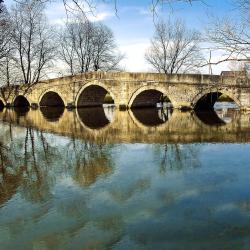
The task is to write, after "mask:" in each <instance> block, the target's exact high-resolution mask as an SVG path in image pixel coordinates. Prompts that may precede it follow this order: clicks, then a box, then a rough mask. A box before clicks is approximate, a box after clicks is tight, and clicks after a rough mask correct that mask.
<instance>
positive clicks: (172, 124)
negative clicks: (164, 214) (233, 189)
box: [0, 107, 250, 143]
mask: <svg viewBox="0 0 250 250" xmlns="http://www.w3.org/2000/svg"><path fill="white" fill-rule="evenodd" d="M21 114H22V113H21ZM249 119H250V113H247V112H242V111H240V110H236V109H231V108H218V109H216V110H215V111H208V112H193V111H192V112H181V111H179V110H173V109H134V110H129V111H125V112H122V111H119V110H118V109H116V108H110V107H108V108H101V107H99V108H81V109H77V110H72V111H68V110H66V109H65V110H64V109H62V108H61V109H58V108H51V107H50V108H45V109H43V108H41V110H40V111H39V110H30V111H29V112H26V113H25V115H24V116H23V115H21V116H20V113H19V112H16V110H13V109H4V110H3V112H1V113H0V120H2V121H5V122H8V123H11V124H19V125H20V126H28V127H32V128H35V129H38V130H41V131H49V132H53V133H56V134H61V135H66V136H70V137H73V138H79V139H84V140H88V141H92V142H100V143H119V142H147V143H179V142H182V143H190V142H226V141H227V142H248V141H250V134H249V132H250V128H249Z"/></svg>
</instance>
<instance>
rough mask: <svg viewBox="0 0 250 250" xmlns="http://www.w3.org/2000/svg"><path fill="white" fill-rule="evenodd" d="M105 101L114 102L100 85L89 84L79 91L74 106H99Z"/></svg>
mask: <svg viewBox="0 0 250 250" xmlns="http://www.w3.org/2000/svg"><path fill="white" fill-rule="evenodd" d="M105 103H114V100H113V98H112V97H111V95H110V93H109V92H108V91H107V90H106V89H105V88H103V87H101V86H98V85H90V86H88V87H87V88H85V89H84V90H83V91H82V92H81V94H80V96H79V98H78V100H77V105H76V106H77V107H98V106H99V107H101V106H103V104H105Z"/></svg>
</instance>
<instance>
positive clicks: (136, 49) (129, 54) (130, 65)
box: [119, 41, 149, 72]
mask: <svg viewBox="0 0 250 250" xmlns="http://www.w3.org/2000/svg"><path fill="white" fill-rule="evenodd" d="M148 47H149V41H134V42H131V41H130V42H129V43H128V41H127V42H126V43H125V42H124V44H123V45H120V46H119V49H120V50H121V52H122V53H124V54H125V59H124V60H123V64H125V70H127V71H134V72H145V71H148V69H149V66H148V65H147V63H146V61H145V59H144V55H145V51H146V49H147V48H148Z"/></svg>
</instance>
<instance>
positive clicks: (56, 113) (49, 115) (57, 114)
mask: <svg viewBox="0 0 250 250" xmlns="http://www.w3.org/2000/svg"><path fill="white" fill-rule="evenodd" d="M64 110H65V109H64V107H63V106H58V107H55V106H52V107H40V111H41V113H42V115H43V117H44V118H45V119H46V120H47V121H49V122H57V121H58V120H59V119H60V118H61V117H62V116H63V113H64Z"/></svg>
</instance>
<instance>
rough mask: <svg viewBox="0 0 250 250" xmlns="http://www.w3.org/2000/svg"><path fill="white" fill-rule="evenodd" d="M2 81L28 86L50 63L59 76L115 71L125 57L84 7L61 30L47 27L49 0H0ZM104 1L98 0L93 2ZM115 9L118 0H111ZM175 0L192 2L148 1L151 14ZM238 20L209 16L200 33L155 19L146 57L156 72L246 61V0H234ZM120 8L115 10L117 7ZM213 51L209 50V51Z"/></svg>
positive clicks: (249, 17)
mask: <svg viewBox="0 0 250 250" xmlns="http://www.w3.org/2000/svg"><path fill="white" fill-rule="evenodd" d="M0 1H1V2H0V66H1V67H0V74H1V77H0V81H1V83H0V84H1V85H9V84H10V83H24V84H26V85H28V86H32V85H33V84H35V83H37V82H38V81H39V80H41V79H43V78H44V77H46V73H47V72H49V68H50V67H52V66H53V64H63V65H64V71H63V72H61V73H62V74H68V73H70V74H77V73H83V72H87V71H92V70H117V69H119V63H120V61H121V59H122V58H123V55H121V53H119V51H118V48H117V46H116V43H115V39H114V35H113V33H112V31H111V30H110V29H109V28H108V27H107V26H105V25H103V24H101V23H91V22H89V21H88V19H87V18H86V13H84V11H83V10H82V11H79V12H78V15H73V18H72V16H70V18H68V22H67V23H66V24H65V26H64V27H63V28H62V29H61V30H56V29H55V27H53V28H51V27H50V25H49V24H48V21H47V19H46V16H45V12H44V10H45V5H44V4H45V3H46V2H50V1H46V0H45V1H37V0H22V1H16V3H15V5H14V6H13V7H12V9H10V10H7V9H6V8H5V7H4V5H3V3H2V0H0ZM97 1H102V0H97ZM62 2H63V4H64V5H65V8H66V11H67V10H68V11H69V9H67V7H68V8H69V7H70V6H71V5H70V2H73V3H74V4H75V7H78V6H79V8H80V6H81V5H80V3H84V4H85V6H86V5H87V6H88V5H89V9H90V10H91V7H92V6H91V3H92V1H91V2H89V1H86V0H63V1H62ZM109 2H111V3H113V4H114V6H115V10H116V8H117V7H116V4H117V0H110V1H109ZM175 2H186V3H188V4H193V2H206V1H205V0H204V1H199V0H197V1H191V0H152V8H153V10H152V11H153V12H154V11H155V8H156V7H158V6H159V5H166V4H167V5H169V4H170V5H172V4H174V3H175ZM234 2H236V4H237V9H238V14H239V17H240V18H239V17H238V18H235V19H233V18H230V19H226V18H223V19H213V22H212V23H211V25H210V26H209V27H208V31H207V32H206V34H205V36H204V34H203V35H202V34H200V33H199V32H197V31H195V30H190V29H188V28H187V27H186V25H185V23H183V21H181V20H169V21H168V22H162V21H159V22H158V23H157V19H156V20H154V21H155V23H156V24H155V35H154V37H153V38H152V39H151V46H150V47H149V48H148V50H147V52H146V55H145V58H146V60H147V62H148V63H149V64H150V65H151V66H152V68H153V69H155V70H156V71H158V72H163V73H170V74H172V73H189V72H196V71H198V70H199V69H200V67H202V66H208V65H210V66H211V65H214V64H218V63H221V62H224V61H234V62H235V61H238V62H243V63H244V67H245V66H247V65H249V61H250V52H249V51H250V14H249V13H250V0H235V1H234ZM118 11H119V10H118ZM202 41H203V43H204V41H206V43H208V44H209V46H208V48H206V50H207V51H209V50H210V51H211V52H213V51H215V50H216V51H222V52H223V56H222V57H221V60H217V61H213V60H212V59H211V58H206V57H207V55H208V52H206V53H205V55H204V53H203V51H204V48H202V46H201V44H202V43H201V42H202ZM210 54H211V53H210Z"/></svg>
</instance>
